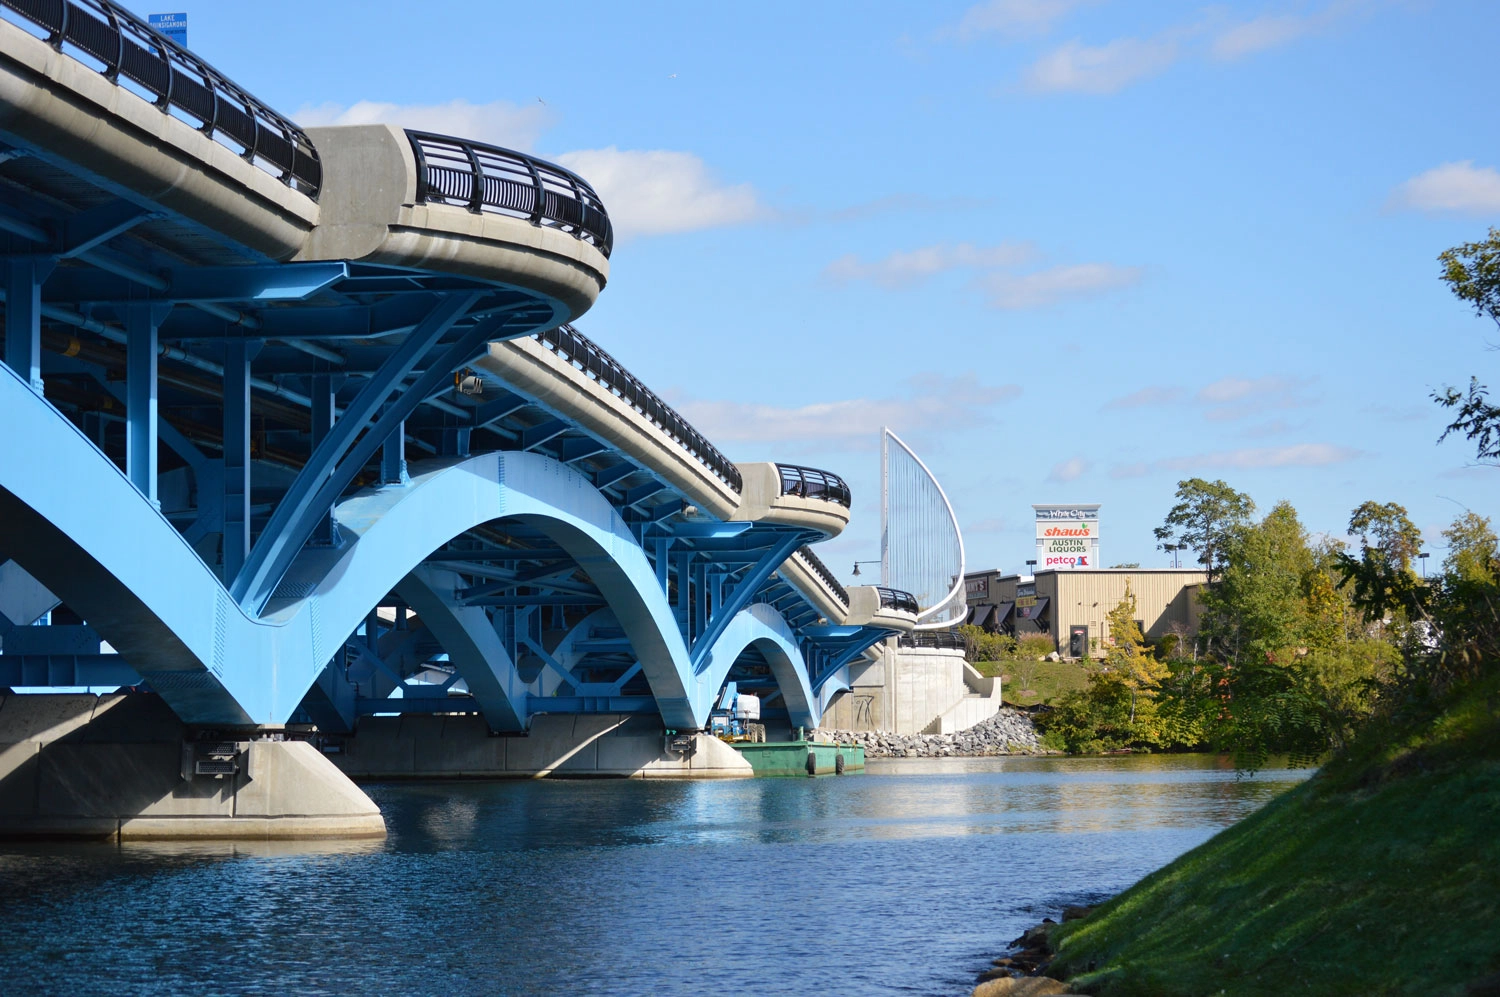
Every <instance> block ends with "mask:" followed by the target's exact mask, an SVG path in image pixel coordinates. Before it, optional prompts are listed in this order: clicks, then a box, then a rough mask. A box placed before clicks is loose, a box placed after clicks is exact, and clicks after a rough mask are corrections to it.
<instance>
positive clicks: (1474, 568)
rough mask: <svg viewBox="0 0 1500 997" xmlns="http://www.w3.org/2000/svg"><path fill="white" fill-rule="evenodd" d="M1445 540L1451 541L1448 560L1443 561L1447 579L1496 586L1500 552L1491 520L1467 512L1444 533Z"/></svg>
mask: <svg viewBox="0 0 1500 997" xmlns="http://www.w3.org/2000/svg"><path fill="white" fill-rule="evenodd" d="M1443 539H1444V540H1447V541H1448V556H1447V557H1445V558H1443V574H1444V575H1445V576H1449V577H1451V578H1452V579H1454V580H1455V581H1464V582H1471V583H1478V584H1484V585H1494V584H1495V581H1496V574H1495V570H1496V565H1497V562H1500V552H1497V550H1496V540H1495V531H1494V530H1493V529H1491V528H1490V518H1489V517H1488V516H1481V515H1479V514H1478V513H1474V512H1465V513H1464V514H1463V515H1462V516H1460V517H1458V518H1457V519H1455V520H1454V521H1453V525H1451V526H1449V527H1448V528H1447V529H1446V530H1444V531H1443Z"/></svg>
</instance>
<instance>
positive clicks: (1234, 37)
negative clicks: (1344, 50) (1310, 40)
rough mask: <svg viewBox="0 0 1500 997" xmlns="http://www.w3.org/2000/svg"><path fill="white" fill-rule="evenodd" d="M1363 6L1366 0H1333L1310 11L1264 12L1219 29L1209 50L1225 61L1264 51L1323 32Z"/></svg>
mask: <svg viewBox="0 0 1500 997" xmlns="http://www.w3.org/2000/svg"><path fill="white" fill-rule="evenodd" d="M1365 5H1366V4H1365V0H1335V2H1334V3H1331V4H1329V5H1328V6H1327V7H1324V8H1323V9H1322V10H1319V11H1315V12H1314V13H1311V14H1263V15H1261V16H1260V17H1255V18H1251V19H1250V20H1248V21H1242V22H1240V23H1239V24H1235V25H1232V26H1230V27H1228V28H1225V29H1224V30H1222V31H1220V32H1219V33H1218V34H1217V35H1215V36H1214V40H1213V44H1212V46H1211V51H1212V52H1213V55H1214V57H1215V58H1218V59H1226V60H1228V59H1239V58H1241V57H1243V56H1247V55H1253V54H1255V53H1256V52H1264V51H1266V50H1267V49H1272V48H1276V47H1277V46H1280V45H1286V44H1289V43H1291V42H1294V41H1296V40H1297V39H1299V38H1304V37H1306V36H1307V35H1311V34H1316V33H1317V32H1319V31H1324V30H1326V29H1328V28H1329V27H1331V26H1332V25H1333V24H1334V22H1335V21H1337V20H1339V19H1340V18H1342V17H1343V16H1344V15H1346V14H1349V13H1352V12H1353V11H1355V10H1356V9H1358V8H1360V7H1363V6H1365Z"/></svg>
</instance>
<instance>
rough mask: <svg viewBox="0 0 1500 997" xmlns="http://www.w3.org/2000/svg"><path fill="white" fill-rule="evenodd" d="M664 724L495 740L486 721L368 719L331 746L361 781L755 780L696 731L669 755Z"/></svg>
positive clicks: (621, 724) (568, 727) (578, 725)
mask: <svg viewBox="0 0 1500 997" xmlns="http://www.w3.org/2000/svg"><path fill="white" fill-rule="evenodd" d="M664 734H665V731H664V730H663V729H662V725H661V720H660V718H657V717H642V716H635V715H631V714H592V715H585V716H564V715H560V714H559V715H544V716H539V717H536V718H535V719H534V720H533V721H532V724H531V730H530V732H528V733H527V734H525V735H524V736H501V737H496V736H491V734H490V732H489V728H488V726H487V725H486V724H485V722H484V719H483V718H482V717H475V716H451V717H443V716H409V717H364V718H362V719H361V720H360V722H359V726H358V727H357V728H356V730H355V733H354V734H353V735H352V736H351V737H348V738H346V739H342V740H340V741H329V742H327V747H328V748H330V749H332V748H338V749H340V750H339V752H338V753H336V754H330V755H329V756H328V757H329V758H330V759H331V760H332V761H333V763H334V764H335V765H337V766H338V767H339V768H340V769H341V770H342V771H343V772H344V773H346V774H347V775H349V776H350V777H352V778H355V779H464V778H470V779H505V778H511V779H530V778H547V777H553V778H567V777H573V778H609V777H615V778H636V779H713V778H726V777H727V778H741V777H747V776H751V775H754V771H753V770H752V769H751V767H750V763H749V762H747V761H745V760H744V759H743V758H742V757H740V753H739V752H737V751H735V750H734V749H733V748H731V747H730V746H729V745H727V744H725V743H724V742H723V741H720V740H719V739H718V738H716V737H711V736H709V735H706V734H698V735H695V736H694V737H693V750H692V751H691V752H689V753H686V754H678V753H675V752H670V751H667V750H666V743H665V738H664Z"/></svg>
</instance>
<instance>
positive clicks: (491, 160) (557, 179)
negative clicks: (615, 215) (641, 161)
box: [406, 128, 615, 256]
mask: <svg viewBox="0 0 1500 997" xmlns="http://www.w3.org/2000/svg"><path fill="white" fill-rule="evenodd" d="M406 137H407V138H409V139H410V140H411V148H412V152H413V153H414V154H415V155H416V157H417V201H418V203H437V204H456V205H459V206H461V207H465V208H468V209H469V210H470V211H472V212H474V213H475V214H478V213H480V212H482V211H487V212H491V213H494V214H500V215H507V216H509V217H511V218H524V219H525V220H527V221H529V222H531V224H533V225H544V226H546V227H548V228H555V229H558V230H560V231H563V232H567V233H569V234H571V235H572V236H574V237H575V238H577V239H580V240H582V241H583V242H587V243H589V244H590V245H592V246H594V247H596V248H597V249H598V250H599V252H601V253H603V254H604V255H605V256H608V255H609V254H610V250H612V249H613V248H614V244H615V235H614V229H613V228H612V227H611V226H610V223H609V214H608V213H607V212H606V211H605V210H604V202H602V201H600V200H599V195H598V194H596V193H594V188H592V187H590V186H589V185H588V184H587V183H586V182H585V181H584V180H583V178H582V177H580V176H578V175H577V174H576V173H571V172H569V171H568V170H565V169H563V168H562V167H561V166H554V165H553V164H552V163H548V162H544V161H542V160H540V159H537V158H536V157H534V156H528V155H526V154H525V153H524V152H515V151H513V150H510V149H502V148H500V147H499V146H495V145H485V144H484V143H482V142H470V141H468V140H467V139H461V138H453V137H451V136H448V135H434V134H431V133H430V132H419V131H413V130H411V129H410V128H408V129H407V130H406Z"/></svg>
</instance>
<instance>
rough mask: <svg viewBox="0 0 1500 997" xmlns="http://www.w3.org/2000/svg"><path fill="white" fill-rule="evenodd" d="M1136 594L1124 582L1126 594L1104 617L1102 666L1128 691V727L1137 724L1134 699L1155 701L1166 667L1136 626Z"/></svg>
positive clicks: (1165, 675) (1128, 584)
mask: <svg viewBox="0 0 1500 997" xmlns="http://www.w3.org/2000/svg"><path fill="white" fill-rule="evenodd" d="M1135 614H1136V604H1135V593H1134V592H1132V591H1131V590H1130V582H1129V581H1126V582H1125V595H1124V597H1123V598H1122V599H1121V600H1120V602H1119V604H1118V605H1116V606H1115V608H1114V609H1111V610H1110V611H1109V612H1108V613H1106V614H1105V618H1106V619H1107V620H1108V621H1109V638H1110V645H1109V649H1108V650H1106V651H1105V652H1104V664H1105V667H1107V668H1108V669H1110V670H1111V671H1113V672H1115V673H1116V674H1117V675H1118V676H1119V677H1120V680H1121V681H1122V682H1124V683H1125V687H1126V688H1127V689H1129V690H1130V721H1129V722H1130V724H1131V725H1132V726H1134V725H1135V722H1136V706H1137V700H1138V699H1139V698H1140V697H1142V696H1144V697H1146V698H1148V699H1155V696H1156V690H1157V688H1158V687H1159V686H1160V685H1161V683H1162V679H1164V678H1166V677H1167V674H1168V673H1167V666H1166V665H1165V664H1163V663H1162V662H1160V661H1157V660H1156V658H1155V657H1154V656H1153V655H1152V654H1151V653H1150V652H1149V650H1148V649H1147V647H1146V638H1145V636H1144V635H1142V633H1141V628H1140V626H1139V625H1138V624H1137V623H1136V621H1135V620H1136V615H1135Z"/></svg>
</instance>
